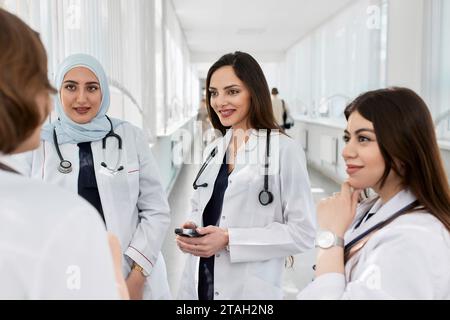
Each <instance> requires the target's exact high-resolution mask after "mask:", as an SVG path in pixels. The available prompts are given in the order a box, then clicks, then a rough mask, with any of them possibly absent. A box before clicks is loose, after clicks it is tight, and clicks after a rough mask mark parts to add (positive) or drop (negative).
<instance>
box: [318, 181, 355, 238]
mask: <svg viewBox="0 0 450 320" xmlns="http://www.w3.org/2000/svg"><path fill="white" fill-rule="evenodd" d="M360 193H361V190H354V191H352V189H351V186H350V184H349V183H348V182H345V183H343V184H342V186H341V192H338V193H335V194H334V195H333V196H332V197H330V198H326V199H324V200H322V201H320V202H319V204H318V206H317V219H318V224H319V228H320V229H321V230H328V231H331V232H333V233H335V234H336V235H337V236H339V237H341V238H343V237H344V233H345V232H346V231H347V229H348V228H349V227H350V224H351V223H352V221H353V219H354V217H355V214H356V206H357V205H358V198H359V194H360Z"/></svg>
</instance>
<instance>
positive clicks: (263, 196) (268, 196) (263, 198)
mask: <svg viewBox="0 0 450 320" xmlns="http://www.w3.org/2000/svg"><path fill="white" fill-rule="evenodd" d="M216 154H217V147H215V148H214V149H213V150H212V151H211V153H210V154H209V156H208V158H206V161H205V163H203V165H202V166H201V168H200V170H199V172H198V173H197V176H196V177H195V180H194V183H193V184H192V186H193V187H194V190H197V189H198V188H206V187H207V186H208V183H206V182H205V183H203V184H200V185H198V184H197V181H198V179H199V178H200V176H201V175H202V173H203V171H205V169H206V167H207V166H208V164H209V163H210V162H211V160H212V159H213V158H214V157H215V156H216ZM269 157H270V129H268V130H267V136H266V157H265V164H264V189H263V190H262V191H261V192H260V193H259V196H258V199H259V203H261V205H263V206H267V205H269V204H270V203H272V202H273V194H272V192H270V191H269Z"/></svg>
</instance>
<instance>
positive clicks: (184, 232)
mask: <svg viewBox="0 0 450 320" xmlns="http://www.w3.org/2000/svg"><path fill="white" fill-rule="evenodd" d="M175 234H177V235H179V236H182V237H189V238H196V237H201V236H203V235H202V234H200V233H198V232H197V231H196V230H195V229H182V228H175Z"/></svg>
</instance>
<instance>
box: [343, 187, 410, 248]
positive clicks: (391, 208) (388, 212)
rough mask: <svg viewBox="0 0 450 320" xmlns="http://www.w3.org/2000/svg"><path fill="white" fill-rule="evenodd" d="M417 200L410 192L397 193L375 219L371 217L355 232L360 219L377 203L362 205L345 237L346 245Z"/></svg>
mask: <svg viewBox="0 0 450 320" xmlns="http://www.w3.org/2000/svg"><path fill="white" fill-rule="evenodd" d="M415 200H416V197H415V196H414V195H413V194H412V192H410V191H408V190H402V191H400V192H399V193H397V194H396V195H395V196H394V197H393V198H392V199H391V200H389V201H388V202H387V203H385V204H384V205H383V206H382V207H381V208H380V209H379V210H378V211H377V213H376V214H375V215H374V216H373V217H371V218H370V219H369V220H368V221H366V222H363V223H362V224H361V225H360V226H359V227H358V228H357V229H356V230H354V226H355V224H356V223H358V222H359V221H360V219H361V218H362V217H363V216H364V215H365V213H366V212H367V211H368V210H370V208H371V207H372V206H373V205H374V204H375V202H374V201H369V203H367V204H363V205H361V206H360V207H359V208H358V212H357V215H356V218H355V221H354V223H353V225H352V227H351V229H350V230H349V231H348V232H347V233H346V235H345V243H349V242H350V241H352V240H353V239H355V238H356V237H358V236H359V235H361V234H362V233H364V232H365V231H367V230H369V229H370V228H372V227H373V226H375V225H376V224H377V223H379V222H381V221H385V220H386V219H388V218H390V217H391V216H392V215H393V214H395V213H396V212H398V211H399V210H401V209H403V208H404V207H406V206H407V205H408V204H410V203H412V202H414V201H415Z"/></svg>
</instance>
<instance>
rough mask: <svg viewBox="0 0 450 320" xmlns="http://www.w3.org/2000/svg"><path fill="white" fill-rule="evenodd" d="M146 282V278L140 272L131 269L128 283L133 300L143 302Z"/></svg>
mask: <svg viewBox="0 0 450 320" xmlns="http://www.w3.org/2000/svg"><path fill="white" fill-rule="evenodd" d="M145 280H146V277H144V275H143V274H142V273H141V272H140V271H138V270H134V269H131V271H130V273H129V274H128V278H127V281H126V282H127V287H128V292H129V293H130V299H131V300H142V298H143V296H144V284H145Z"/></svg>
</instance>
